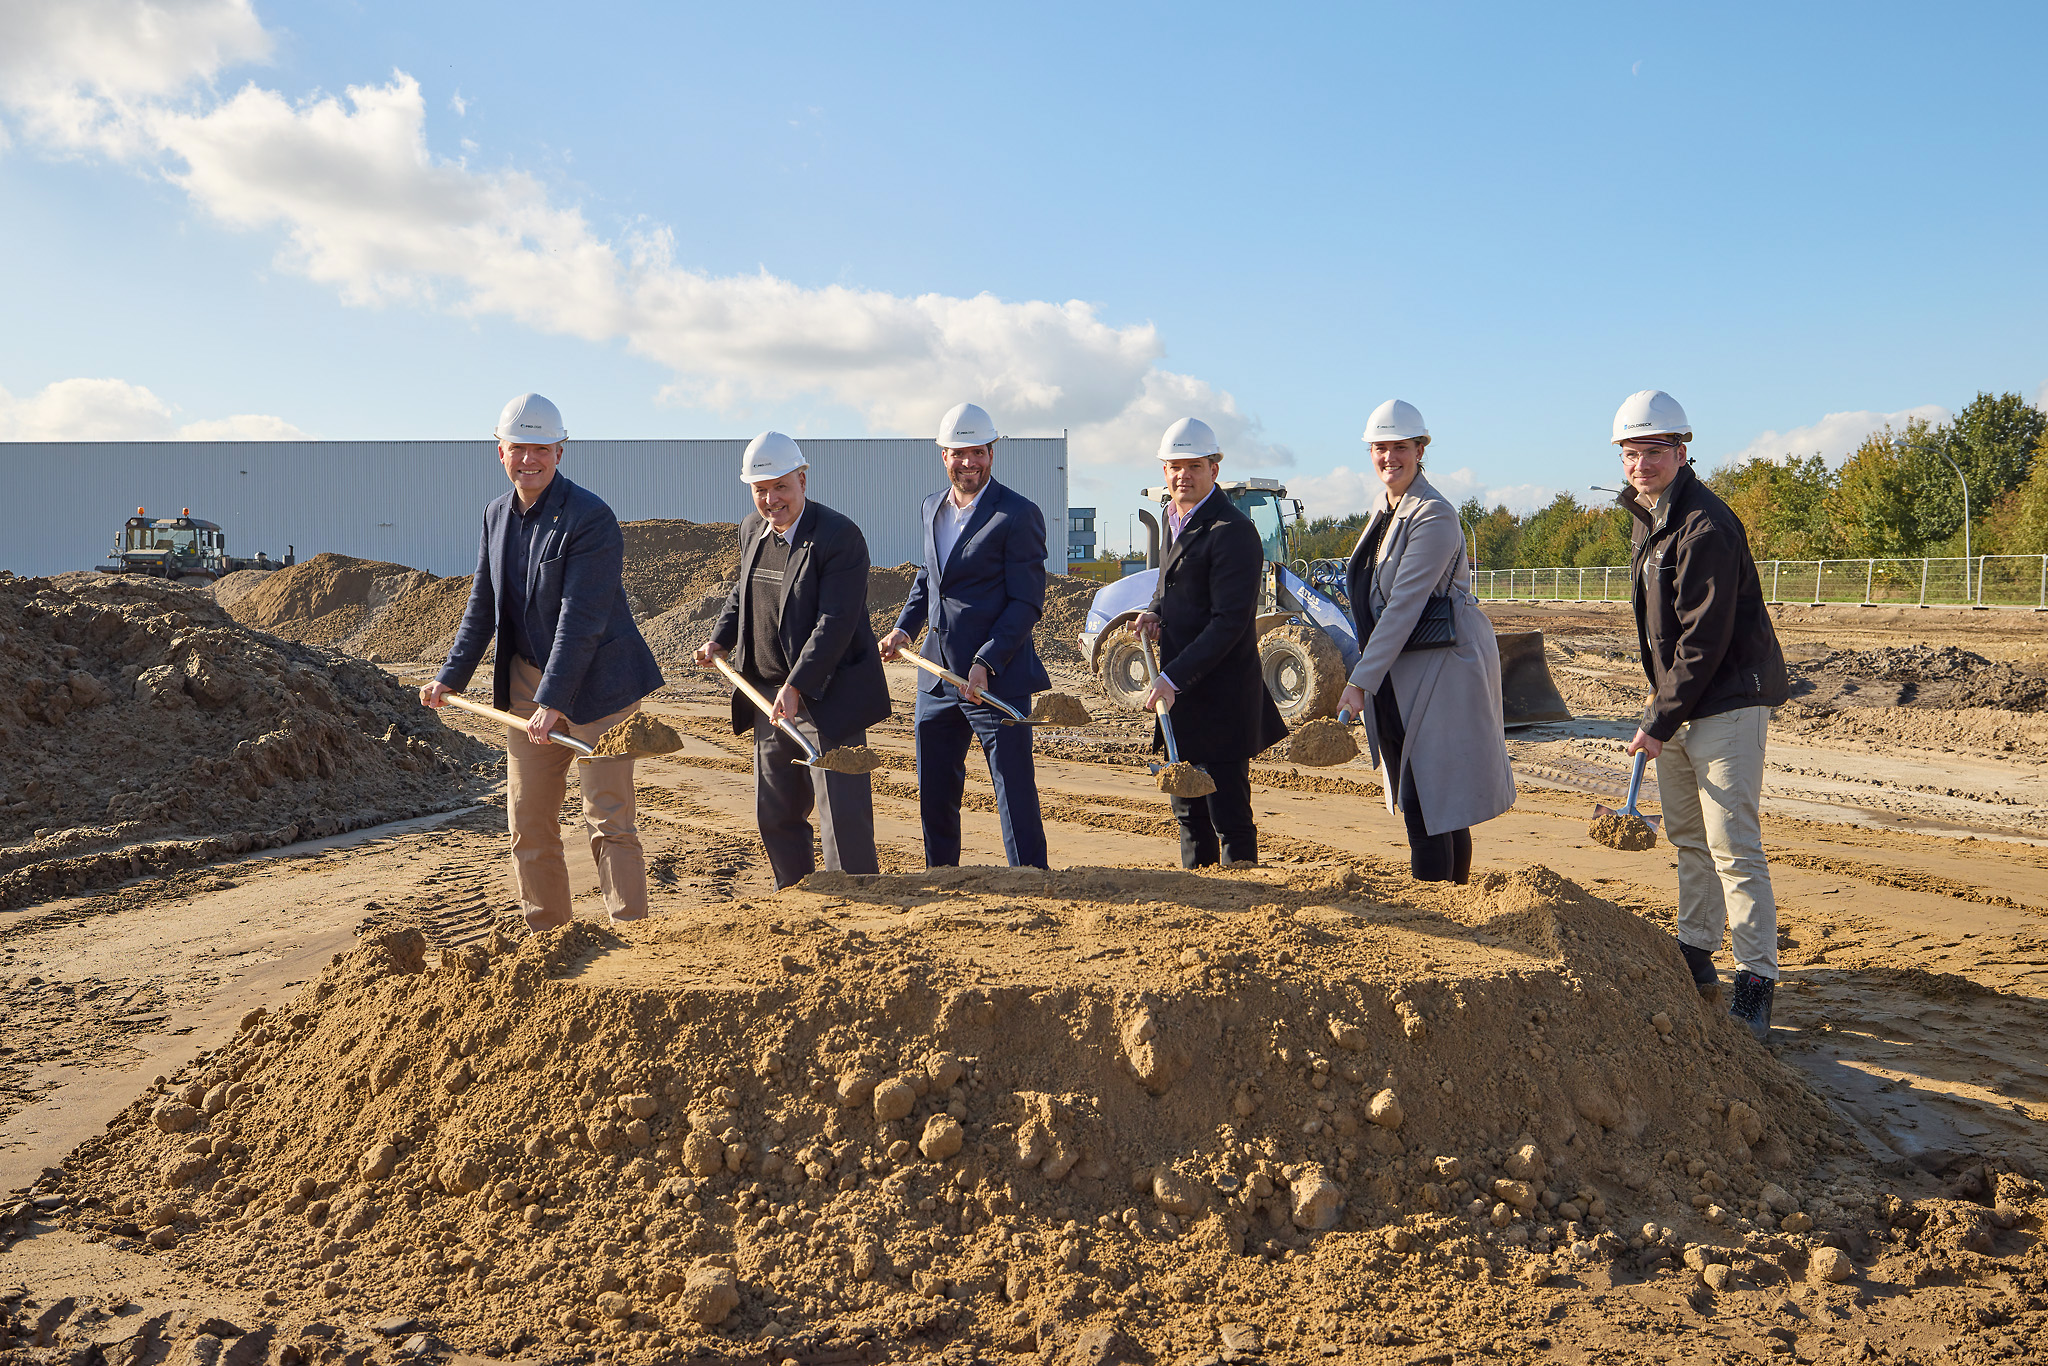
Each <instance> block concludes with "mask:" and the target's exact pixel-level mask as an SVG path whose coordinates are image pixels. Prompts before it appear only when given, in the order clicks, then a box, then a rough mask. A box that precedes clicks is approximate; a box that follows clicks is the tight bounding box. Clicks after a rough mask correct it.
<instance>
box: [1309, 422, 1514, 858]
mask: <svg viewBox="0 0 2048 1366" xmlns="http://www.w3.org/2000/svg"><path fill="white" fill-rule="evenodd" d="M1365 439H1366V440H1367V441H1369V442H1371V443H1372V464H1373V470H1374V472H1376V473H1377V474H1378V475H1379V477H1380V482H1381V483H1382V484H1384V485H1385V486H1386V497H1385V498H1384V499H1383V500H1381V501H1379V502H1378V503H1376V504H1375V505H1374V507H1373V512H1372V517H1371V519H1370V520H1369V521H1368V522H1367V523H1366V527H1365V534H1364V535H1362V536H1360V537H1359V538H1358V546H1357V548H1356V549H1354V550H1353V551H1352V552H1351V562H1350V564H1349V565H1348V566H1347V567H1346V569H1345V589H1346V591H1347V592H1348V593H1349V594H1350V598H1351V614H1352V617H1353V619H1354V620H1355V621H1356V622H1357V625H1358V639H1359V643H1360V645H1361V647H1362V653H1361V654H1360V655H1359V658H1358V666H1357V667H1356V668H1354V669H1352V671H1351V682H1350V685H1349V686H1347V687H1346V688H1345V689H1344V694H1343V696H1342V697H1341V698H1340V699H1339V701H1338V704H1337V705H1338V706H1339V707H1340V708H1341V709H1342V710H1344V711H1347V712H1349V713H1351V714H1352V715H1353V716H1358V717H1362V718H1363V719H1364V721H1365V733H1366V739H1367V741H1368V743H1369V744H1370V746H1371V750H1372V759H1373V762H1374V763H1375V764H1377V765H1378V766H1379V769H1380V777H1381V781H1382V782H1383V783H1384V784H1385V787H1386V793H1387V810H1388V811H1390V812H1399V813H1400V816H1401V819H1402V822H1403V823H1404V824H1405V825H1406V826H1407V827H1408V864H1409V869H1410V871H1411V872H1413V874H1414V875H1415V877H1416V878H1417V879H1419V880H1421V881H1424V882H1464V881H1466V880H1467V879H1468V878H1469V877H1470V876H1471V872H1472V827H1473V826H1475V825H1477V824H1479V823H1480V822H1481V821H1488V820H1492V819H1493V818H1494V817H1495V816H1498V815H1499V814H1500V813H1501V812H1503V811H1505V810H1507V809H1508V808H1509V807H1511V806H1513V805H1514V804H1515V779H1514V774H1513V773H1512V772H1511V771H1510V770H1509V768H1508V746H1507V738H1506V736H1505V734H1504V733H1503V732H1502V729H1501V704H1500V649H1499V647H1498V646H1497V645H1496V644H1495V642H1494V638H1493V623H1492V622H1491V621H1489V620H1487V617H1486V614H1485V613H1484V612H1482V611H1480V610H1479V599H1478V598H1476V597H1474V596H1473V595H1472V571H1471V567H1470V565H1469V564H1467V562H1466V559H1465V533H1464V529H1463V528H1462V527H1461V526H1460V525H1459V523H1458V512H1457V509H1456V508H1454V507H1452V506H1451V503H1450V500H1449V499H1447V498H1445V497H1444V496H1443V495H1442V494H1441V493H1438V492H1437V491H1436V490H1435V489H1434V488H1431V487H1430V483H1429V481H1428V480H1427V479H1424V478H1423V477H1422V452H1423V448H1424V447H1425V446H1427V445H1428V444H1429V428H1428V427H1426V426H1425V425H1424V424H1423V421H1422V414H1421V413H1420V412H1417V411H1416V409H1415V407H1414V406H1413V405H1412V404H1408V403H1403V402H1402V401H1401V400H1399V399H1389V400H1388V401H1387V402H1385V403H1382V404H1381V405H1380V406H1379V407H1377V408H1375V409H1373V414H1372V417H1371V418H1370V419H1369V420H1368V422H1367V424H1366V430H1365ZM1438 593H1448V594H1449V596H1450V599H1451V618H1452V624H1453V627H1454V631H1455V634H1456V638H1457V639H1456V643H1455V644H1452V645H1448V646H1444V647H1442V648H1439V649H1418V650H1404V649H1403V646H1405V645H1406V644H1407V642H1408V637H1409V635H1410V633H1411V632H1413V631H1414V629H1415V623H1416V622H1417V621H1418V620H1419V619H1420V618H1421V616H1422V613H1423V608H1424V607H1425V606H1426V605H1427V603H1428V601H1429V599H1430V597H1431V595H1433V594H1438ZM1368 695H1369V696H1370V698H1371V704H1370V705H1367V698H1368Z"/></svg>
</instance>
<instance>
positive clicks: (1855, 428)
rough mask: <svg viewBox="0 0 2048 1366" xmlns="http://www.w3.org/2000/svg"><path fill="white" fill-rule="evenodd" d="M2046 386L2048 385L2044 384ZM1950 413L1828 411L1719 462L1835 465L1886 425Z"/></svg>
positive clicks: (1930, 407)
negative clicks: (1795, 459)
mask: <svg viewBox="0 0 2048 1366" xmlns="http://www.w3.org/2000/svg"><path fill="white" fill-rule="evenodd" d="M2044 387H2048V386H2044ZM1952 416H1954V414H1952V413H1950V412H1949V410H1948V409H1946V408H1944V407H1942V406H1941V405H1940V404H1938V403H1923V404H1921V405H1920V406H1918V407H1917V408H1901V409H1900V410H1899V411H1898V412H1896V413H1875V412H1870V411H1868V410H1865V411H1862V412H1854V413H1829V414H1828V415H1827V416H1826V417H1823V418H1822V419H1821V420H1820V421H1818V422H1812V423H1808V424H1807V425H1806V426H1804V427H1794V428H1793V429H1792V430H1791V431H1789V432H1765V433H1764V434H1763V435H1761V436H1759V437H1757V438H1756V440H1754V441H1752V442H1750V443H1749V444H1748V445H1747V446H1744V447H1743V448H1742V449H1741V450H1739V451H1736V452H1735V453H1734V454H1733V455H1729V456H1725V457H1723V458H1722V459H1721V461H1720V462H1719V463H1720V464H1722V465H1739V464H1745V463H1747V462H1748V461H1750V460H1753V459H1757V458H1762V459H1765V460H1782V459H1784V458H1785V457H1786V456H1788V455H1796V456H1800V457H1802V458H1803V457H1805V456H1809V455H1819V456H1821V457H1822V458H1823V459H1825V460H1826V461H1827V462H1828V464H1830V465H1839V464H1841V463H1842V462H1843V461H1844V460H1847V459H1848V458H1849V457H1850V456H1851V455H1854V454H1855V453H1856V448H1857V447H1858V446H1860V445H1862V444H1863V439H1864V438H1865V437H1867V436H1870V435H1872V434H1873V433H1876V432H1881V431H1883V430H1884V429H1885V428H1886V427H1890V428H1891V429H1892V430H1893V431H1895V432H1903V431H1905V430H1906V424H1907V423H1908V422H1913V421H1920V422H1927V423H1931V424H1934V425H1936V426H1939V425H1940V424H1941V423H1944V422H1946V421H1948V420H1949V418H1951V417H1952Z"/></svg>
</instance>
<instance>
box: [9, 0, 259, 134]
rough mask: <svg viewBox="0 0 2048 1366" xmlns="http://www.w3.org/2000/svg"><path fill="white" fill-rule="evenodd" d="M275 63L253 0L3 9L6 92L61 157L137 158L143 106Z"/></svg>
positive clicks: (83, 0) (12, 2)
mask: <svg viewBox="0 0 2048 1366" xmlns="http://www.w3.org/2000/svg"><path fill="white" fill-rule="evenodd" d="M269 54H270V35H269V34H268V33H266V32H264V29H263V24H262V21H261V20H259V19H258V18H257V17H256V12H255V10H254V8H253V7H252V5H251V3H250V0H59V2H58V3H48V2H47V0H9V3H6V4H0V90H4V92H5V100H6V103H7V104H8V106H9V107H11V108H12V109H13V110H14V111H15V113H16V114H17V115H18V116H19V117H20V118H21V120H22V122H23V124H24V125H25V126H26V128H27V130H28V131H29V133H30V134H31V135H32V136H33V137H34V138H36V139H37V140H38V141H40V142H44V143H47V144H50V145H54V146H56V147H60V148H67V149H84V148H88V147H96V148H102V149H107V148H112V149H118V150H124V151H133V150H135V149H136V148H137V146H138V145H139V144H138V142H137V141H136V134H137V133H138V132H139V130H138V129H137V128H136V126H135V123H134V116H135V113H136V110H137V109H138V108H139V107H140V105H141V104H143V103H144V102H148V101H154V100H163V99H169V98H172V97H175V96H178V95H180V94H182V93H184V92H185V91H187V90H188V89H190V88H191V87H193V86H194V85H201V84H205V83H207V82H210V81H211V80H212V79H213V78H214V76H215V75H216V74H218V73H219V72H220V70H221V69H222V68H223V67H226V66H229V65H231V64H234V63H237V62H245V61H259V60H261V59H263V58H265V57H267V56H269Z"/></svg>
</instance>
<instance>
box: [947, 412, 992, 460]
mask: <svg viewBox="0 0 2048 1366" xmlns="http://www.w3.org/2000/svg"><path fill="white" fill-rule="evenodd" d="M1000 440H1002V437H1001V435H1000V434H999V433H998V432H997V431H996V424H995V419H993V418H991V417H990V416H989V415H988V409H986V408H984V407H982V406H981V405H980V404H979V403H956V404H954V405H953V406H952V407H950V408H948V409H946V415H945V416H944V417H942V418H940V419H939V444H940V445H941V446H944V447H945V448H946V449H947V450H949V451H957V450H959V449H960V448H961V447H962V446H986V445H988V444H989V443H990V442H992V441H1000Z"/></svg>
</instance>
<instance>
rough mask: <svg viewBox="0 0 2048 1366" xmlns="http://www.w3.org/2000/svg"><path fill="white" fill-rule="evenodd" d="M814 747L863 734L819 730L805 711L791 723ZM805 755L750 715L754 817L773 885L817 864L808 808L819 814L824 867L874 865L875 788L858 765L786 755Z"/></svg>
mask: <svg viewBox="0 0 2048 1366" xmlns="http://www.w3.org/2000/svg"><path fill="white" fill-rule="evenodd" d="M792 724H794V725H795V726H796V728H797V731H798V733H799V734H801V735H802V736H803V737H804V738H805V739H806V740H809V741H810V742H811V743H812V744H814V745H816V746H817V747H818V751H819V753H821V754H822V753H823V752H824V751H826V750H828V749H832V748H835V747H836V746H839V745H859V744H865V743H866V742H867V732H866V731H855V732H854V733H853V734H851V735H837V736H832V737H830V738H827V737H825V736H821V735H819V734H818V728H817V726H815V725H814V724H812V722H811V719H810V716H809V715H808V714H807V713H802V714H799V715H798V716H797V717H796V719H795V721H794V722H793V723H792ZM803 757H804V752H803V749H802V747H801V746H799V745H798V744H797V742H796V741H794V740H792V739H790V738H789V737H788V736H787V735H785V734H783V733H782V731H781V730H780V729H778V728H777V727H775V726H771V725H769V724H768V718H767V717H765V716H763V717H761V718H759V719H758V720H756V721H755V722H754V818H755V820H756V821H757V822H759V824H760V827H761V843H762V844H763V845H765V846H767V849H768V866H769V868H771V869H772V870H774V873H775V886H776V887H777V889H778V890H779V889H781V888H783V887H787V886H790V885H791V884H792V883H797V882H801V881H803V880H804V879H805V878H806V877H808V876H810V875H811V873H812V872H814V871H815V870H816V869H817V866H818V865H817V856H816V854H814V853H813V852H812V849H811V813H812V812H813V811H816V812H817V815H818V841H819V843H821V844H823V845H824V847H825V869H826V871H827V872H834V873H839V872H845V873H878V872H880V871H881V862H880V860H879V859H878V858H877V857H876V855H875V794H874V786H873V784H871V783H870V782H869V781H868V775H867V774H865V773H829V772H827V771H826V770H824V769H822V768H809V767H806V766H805V765H803V764H802V763H792V762H791V760H800V759H802V758H803Z"/></svg>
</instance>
